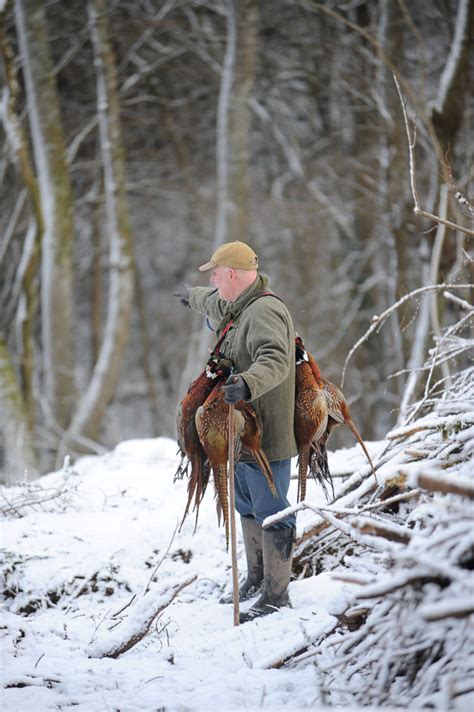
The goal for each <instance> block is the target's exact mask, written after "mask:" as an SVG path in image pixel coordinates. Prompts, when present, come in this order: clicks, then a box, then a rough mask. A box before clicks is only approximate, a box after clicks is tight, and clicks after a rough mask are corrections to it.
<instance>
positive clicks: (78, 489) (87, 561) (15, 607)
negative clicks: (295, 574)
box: [0, 419, 472, 712]
mask: <svg viewBox="0 0 474 712" xmlns="http://www.w3.org/2000/svg"><path fill="white" fill-rule="evenodd" d="M432 422H433V423H436V424H437V425H438V426H439V425H440V423H439V422H438V420H436V419H435V421H432ZM417 425H418V423H417ZM467 427H469V426H467ZM464 432H465V431H464V430H463V431H458V430H457V428H453V429H451V428H449V433H448V435H447V437H448V438H451V439H452V440H453V442H456V443H457V445H458V446H460V445H461V444H463V445H464V446H465V447H466V449H467V444H468V441H467V440H466V439H465V438H464V437H463V433H464ZM411 437H412V438H413V439H414V443H413V442H409V441H407V440H406V439H405V438H403V440H402V442H401V443H394V442H393V441H392V442H389V441H384V442H381V443H368V446H369V450H370V452H371V455H372V457H373V458H374V460H375V461H376V463H378V465H379V467H378V470H377V477H378V480H379V481H380V482H381V483H382V482H386V481H387V479H388V478H389V475H390V476H394V475H395V474H396V472H397V471H400V469H403V470H406V469H407V467H408V466H411V467H412V468H413V471H415V468H419V467H420V464H419V463H418V462H414V463H412V462H409V460H410V458H411V455H410V454H407V453H410V452H411V451H412V450H410V448H412V449H413V448H414V447H415V448H416V447H418V448H419V446H418V445H417V438H418V439H419V438H421V437H423V441H422V442H423V447H425V448H428V449H429V448H430V447H434V444H435V437H437V438H438V440H437V441H436V443H438V444H437V445H436V447H438V446H439V443H440V442H441V443H442V444H443V447H444V446H445V441H444V440H443V437H444V436H443V435H442V433H441V430H440V428H439V427H438V429H437V430H435V431H433V433H432V434H431V433H430V434H428V435H427V434H426V431H420V430H418V429H416V430H415V432H414V435H412V436H411ZM448 444H449V443H448ZM390 447H391V448H392V453H391V457H388V454H387V450H388V449H389V448H390ZM177 450H178V448H177V444H176V442H175V441H174V440H170V439H166V438H156V439H148V440H130V441H127V442H123V443H121V444H120V445H118V446H117V447H116V448H115V450H114V451H113V452H109V453H106V454H105V455H101V456H89V457H83V458H81V459H80V460H78V461H77V462H76V463H72V464H71V463H70V462H66V463H65V466H64V468H63V469H62V470H60V471H58V472H54V473H51V474H49V475H47V476H45V477H43V478H41V479H40V480H39V481H38V482H37V483H34V485H28V486H24V487H21V486H16V487H9V488H4V489H3V491H2V492H1V493H0V494H1V495H2V497H3V502H4V504H6V503H12V502H13V503H14V504H15V508H16V510H14V509H11V508H9V507H8V505H7V506H6V508H5V511H6V512H7V514H9V516H12V514H13V513H14V512H15V511H16V512H17V513H20V514H22V515H23V516H21V517H17V518H10V519H7V520H5V521H4V523H3V526H2V547H3V559H4V561H3V571H4V577H5V584H4V591H3V607H2V609H1V622H0V636H1V638H2V643H1V645H2V650H3V665H2V686H3V690H2V696H1V705H2V711H3V710H5V712H13V711H17V710H18V711H25V712H33V711H34V712H43V711H46V710H53V709H61V710H73V709H74V710H78V712H95V711H96V710H97V711H98V712H99V711H100V712H103V711H104V710H120V711H121V712H135V711H137V712H138V711H142V710H146V711H149V712H152V711H153V712H155V711H157V710H166V711H167V712H168V711H175V710H176V711H177V712H181V711H182V712H185V711H192V712H194V711H196V712H197V711H200V710H209V709H213V708H216V709H219V710H234V709H245V710H257V709H262V708H264V709H272V710H283V709H286V710H295V711H297V710H304V709H313V710H318V709H320V710H322V709H323V708H325V707H326V705H327V704H328V703H330V705H331V706H335V707H343V708H344V709H345V710H351V709H353V710H357V709H361V708H360V707H357V706H354V705H352V704H351V702H354V703H355V702H357V701H358V702H359V703H360V704H363V705H364V709H368V710H379V709H382V707H383V709H384V710H390V709H400V708H406V707H407V700H408V701H409V708H410V709H411V710H416V709H418V707H417V705H416V704H413V702H416V703H417V702H418V701H420V705H419V708H422V707H426V706H427V705H428V706H435V707H436V708H437V709H448V708H450V709H453V710H464V709H466V710H467V709H470V706H469V703H472V694H470V692H469V689H468V687H466V688H465V689H464V688H463V684H464V683H463V680H465V679H466V674H467V672H466V671H467V670H468V667H469V651H470V648H469V647H468V646H469V645H470V641H469V627H468V626H467V625H466V623H467V618H466V617H465V616H466V613H469V611H470V605H471V604H470V597H469V590H470V589H469V586H470V585H472V577H471V579H469V576H470V572H469V571H468V570H466V569H464V568H462V567H460V566H459V565H458V564H457V562H458V561H459V559H460V557H461V556H462V552H463V551H467V547H468V546H469V544H470V543H471V544H472V534H471V532H470V521H469V516H467V517H466V510H465V509H459V507H461V505H460V500H459V497H457V498H456V497H455V498H453V497H451V496H448V497H444V498H442V496H441V495H439V494H436V495H435V496H434V497H432V498H427V497H426V496H424V497H422V498H421V499H420V500H419V501H418V502H417V503H416V504H413V508H412V509H411V510H405V513H404V515H403V517H402V518H400V517H399V518H397V517H395V518H394V519H392V520H391V519H387V517H385V518H383V517H381V515H380V512H378V511H377V510H375V511H374V512H373V520H372V523H374V522H375V523H376V524H380V525H381V526H383V528H384V529H385V531H386V532H387V533H388V534H389V535H390V534H391V533H399V532H401V531H403V532H408V533H409V536H408V538H407V543H406V544H401V543H398V542H393V541H388V540H387V539H384V538H380V537H378V536H377V537H374V536H370V535H367V534H363V533H361V532H360V531H359V530H358V528H357V526H356V525H357V517H358V516H359V515H362V514H363V518H360V516H359V525H360V523H361V522H362V523H365V522H366V521H367V522H369V519H370V514H371V512H372V507H373V506H374V504H373V502H371V501H369V502H368V504H363V502H367V499H366V496H367V495H368V496H370V486H372V487H373V486H374V478H373V476H372V474H370V471H368V470H367V464H366V461H365V456H364V455H363V453H362V451H361V449H360V447H359V446H358V445H357V446H355V447H354V448H351V449H346V450H341V451H338V452H336V453H329V463H330V468H331V470H332V471H333V473H334V474H335V475H336V474H339V475H342V474H345V475H346V477H345V478H343V477H338V476H336V477H335V478H334V484H335V489H336V492H337V493H338V496H337V497H336V500H335V501H334V502H333V503H332V504H331V503H327V502H326V501H325V498H324V496H323V494H322V492H321V491H320V490H319V489H318V487H317V486H316V485H315V483H314V482H313V481H310V482H309V483H308V502H307V504H308V505H309V506H310V507H312V508H313V509H312V510H311V509H303V510H300V511H298V515H297V526H298V535H302V534H303V533H304V532H305V531H306V530H307V528H308V526H309V523H310V522H312V521H314V517H315V511H316V512H320V513H321V516H324V517H325V518H326V521H328V520H329V521H331V522H332V523H333V527H334V528H333V530H332V531H333V532H335V533H336V534H337V532H338V531H339V536H341V535H342V536H346V534H347V535H348V536H349V538H350V540H351V541H352V545H351V547H352V549H351V550H350V551H348V552H347V554H346V555H345V561H344V566H340V565H339V563H338V562H339V561H340V559H341V556H340V554H338V553H337V547H336V549H334V548H333V552H334V553H332V552H331V551H329V553H328V554H327V555H326V554H324V553H320V554H318V556H319V557H320V558H321V557H325V556H326V558H323V559H321V561H322V563H321V565H320V567H319V570H322V573H319V574H316V573H314V574H313V575H310V576H308V577H306V578H300V579H299V580H296V581H293V582H292V583H291V584H290V596H291V600H292V603H293V608H292V609H282V610H280V611H278V612H276V613H274V614H273V615H271V616H267V617H264V618H260V619H256V620H255V621H252V622H250V623H246V624H245V625H242V626H238V627H234V625H233V607H232V606H231V605H221V604H219V602H218V599H219V597H220V596H221V595H222V593H223V592H224V591H228V590H230V589H231V586H232V582H231V566H230V555H229V553H227V552H226V550H225V537H224V531H223V529H222V528H220V529H219V528H218V527H217V520H216V512H215V505H214V501H213V497H212V495H211V493H208V494H206V497H205V498H204V501H203V503H202V505H201V508H200V516H199V522H198V525H197V528H196V530H195V522H194V517H193V516H191V517H188V518H187V520H186V521H185V522H184V524H183V525H182V527H181V528H180V527H179V525H180V523H181V518H182V514H183V510H184V504H185V501H186V484H187V483H186V481H185V480H183V481H177V482H173V479H174V473H175V471H176V469H177V466H178V462H179V457H178V454H177ZM431 464H432V465H433V464H434V461H433V462H432V463H431ZM469 464H471V465H472V461H471V462H469V461H466V466H469ZM364 472H365V473H366V475H365V478H364V476H363V473H364ZM459 472H460V473H463V474H464V475H465V476H466V477H468V472H467V471H464V465H463V464H462V463H460V464H459ZM292 475H293V477H295V475H296V460H295V461H293V463H292ZM471 477H472V472H471ZM407 481H408V482H409V481H411V475H410V476H409V477H407ZM296 487H297V482H296V479H292V482H291V486H290V502H292V503H294V502H295V500H296ZM37 488H42V491H43V492H44V493H45V495H48V496H45V497H44V500H43V502H42V503H39V501H38V498H36V499H35V500H33V495H34V494H35V493H37V491H38V489H37ZM54 492H57V493H60V494H61V496H60V497H59V496H58V497H56V498H55V499H52V498H51V497H50V493H54ZM22 493H23V495H26V500H25V496H24V497H23V500H22V498H21V496H22ZM28 497H30V500H31V502H30V505H28ZM35 502H36V503H35ZM402 506H407V505H406V503H402ZM453 508H454V509H453ZM453 512H455V514H456V516H455V518H453V516H452V513H453ZM337 515H339V516H341V515H344V516H345V519H343V520H341V519H340V518H336V517H337ZM317 516H318V517H319V519H321V516H320V515H319V514H318V515H317ZM369 523H370V522H369ZM403 525H404V526H403ZM194 530H195V531H194ZM341 533H342V534H341ZM333 541H334V540H333ZM328 545H329V547H331V539H330V540H329V544H328ZM371 545H372V546H371ZM304 546H305V544H302V547H304ZM343 546H344V545H343ZM333 547H334V544H333ZM321 551H322V552H324V547H323V549H322V550H321ZM238 563H239V572H240V574H241V575H243V574H244V573H245V563H244V552H243V544H242V540H241V533H240V525H239V523H238ZM329 564H330V565H329ZM439 577H441V579H442V580H443V582H444V583H443V587H441V588H440V587H439V586H436V585H434V584H433V583H431V581H436V580H437V578H439ZM469 580H471V584H470V583H469ZM417 581H426V582H427V583H426V584H424V585H425V591H426V595H424V597H423V598H422V599H420V592H419V587H418V586H417V585H411V584H412V582H414V583H415V584H416V582H417ZM471 590H472V589H471ZM420 604H422V605H420ZM249 605H250V604H249V603H246V604H242V606H241V607H242V609H243V610H245V608H246V607H247V606H249ZM458 615H459V616H464V618H463V617H461V618H457V617H456V616H458ZM358 616H362V617H367V623H366V624H365V625H362V627H358V626H357V625H356V626H355V627H354V628H350V627H349V628H347V626H346V625H342V626H341V621H344V619H346V620H347V621H349V622H350V621H354V620H356V621H357V617H358ZM131 639H133V640H132V642H133V643H134V644H133V645H130V646H127V645H124V644H126V643H127V641H130V640H131ZM439 640H443V641H445V643H444V644H445V648H444V651H443V655H442V656H441V658H440V660H439V662H438V661H437V658H436V650H437V648H436V646H437V645H438V641H439ZM433 646H434V647H433ZM418 649H419V650H420V651H423V650H424V651H427V652H426V654H427V655H428V656H433V662H432V663H430V665H431V666H430V665H427V666H426V667H425V671H424V673H423V676H422V677H421V679H420V678H419V677H417V678H416V690H417V692H416V694H414V695H412V697H410V695H411V694H412V693H411V690H412V689H415V684H414V685H413V686H412V685H411V683H410V684H408V687H407V686H406V683H404V682H403V679H402V678H401V679H400V683H398V682H397V681H395V683H394V684H395V687H397V685H398V690H399V691H397V690H396V689H395V690H394V692H393V693H392V689H390V692H389V696H388V697H386V696H385V692H384V686H385V685H386V684H387V683H386V675H387V674H388V671H389V670H390V666H392V665H401V664H402V662H403V660H405V658H406V659H407V660H408V661H410V660H411V659H412V658H413V656H416V655H417V652H416V651H417V650H418ZM432 651H433V652H432ZM289 658H291V659H292V660H291V661H290V662H289V663H286V664H282V663H284V662H285V661H288V660H289ZM385 659H386V663H384V660H385ZM430 659H431V658H430ZM384 665H385V667H384ZM439 666H442V668H440V667H439ZM449 680H451V683H449V685H448V681H449ZM453 695H454V698H453ZM469 697H471V699H469ZM453 699H454V701H453ZM364 700H365V702H364ZM395 700H396V702H395ZM374 702H376V703H377V704H379V703H380V704H381V705H382V707H378V706H377V704H374ZM445 702H446V704H445ZM371 705H372V706H371ZM443 705H444V707H443Z"/></svg>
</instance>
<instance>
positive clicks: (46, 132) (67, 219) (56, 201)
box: [15, 0, 74, 428]
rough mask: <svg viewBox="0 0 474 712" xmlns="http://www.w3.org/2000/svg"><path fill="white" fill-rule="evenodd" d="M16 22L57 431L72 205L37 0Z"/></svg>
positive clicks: (68, 373)
mask: <svg viewBox="0 0 474 712" xmlns="http://www.w3.org/2000/svg"><path fill="white" fill-rule="evenodd" d="M15 19H16V28H17V35H18V42H19V46H20V51H21V61H22V69H23V76H24V79H25V87H26V97H27V103H28V117H29V122H30V130H31V139H32V144H33V151H34V157H35V163H36V171H37V176H38V186H39V196H40V203H41V210H42V218H43V225H44V234H43V240H42V252H41V335H42V360H43V363H42V367H43V384H44V386H43V387H44V397H45V398H46V399H47V401H48V404H49V408H50V409H51V412H52V414H53V416H54V418H55V419H56V421H57V423H58V424H59V426H60V427H63V428H64V427H66V426H67V424H68V422H69V419H70V415H71V411H72V406H73V401H74V368H73V366H74V363H73V358H74V355H73V294H72V245H73V239H74V226H73V202H72V193H71V186H70V181H69V175H68V171H67V167H66V162H65V146H64V137H63V128H62V122H61V116H60V111H59V101H58V94H57V88H56V83H55V77H54V73H53V65H52V61H51V56H50V51H49V45H48V38H47V30H46V19H45V8H44V3H43V2H41V0H18V2H16V3H15Z"/></svg>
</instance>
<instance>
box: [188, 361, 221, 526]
mask: <svg viewBox="0 0 474 712" xmlns="http://www.w3.org/2000/svg"><path fill="white" fill-rule="evenodd" d="M231 365H232V364H231V362H230V361H228V360H226V359H224V358H222V357H221V356H220V354H219V353H218V352H215V351H214V352H212V353H211V355H210V358H209V360H208V362H207V365H206V368H205V370H204V371H203V372H202V373H201V374H200V375H199V376H198V377H197V378H196V380H195V381H193V383H192V384H191V386H190V387H189V389H188V392H187V393H186V395H185V397H184V398H183V400H182V401H181V403H180V405H179V407H178V414H177V420H176V426H177V431H178V445H179V449H180V452H181V462H180V465H179V467H178V470H177V472H176V475H175V479H181V478H182V477H183V476H184V475H187V476H188V478H189V480H188V499H187V502H186V508H185V510H184V515H183V519H182V521H181V526H182V525H183V522H184V520H185V518H186V516H187V514H188V512H189V508H190V506H191V502H192V500H193V497H194V509H195V510H196V525H197V521H198V516H199V505H200V503H201V501H202V498H203V496H204V493H205V491H206V486H207V483H208V481H209V474H210V467H209V462H208V459H207V455H206V452H205V451H204V449H203V447H202V445H201V442H200V440H199V436H198V432H197V429H196V421H195V416H196V411H197V409H198V408H199V406H200V405H202V404H203V403H204V401H205V400H206V399H207V398H208V396H209V394H210V393H211V392H212V391H213V389H214V388H215V387H216V385H217V384H218V383H221V384H222V382H223V381H225V379H226V378H227V377H228V375H229V374H230V370H231ZM189 469H190V470H191V471H190V472H189Z"/></svg>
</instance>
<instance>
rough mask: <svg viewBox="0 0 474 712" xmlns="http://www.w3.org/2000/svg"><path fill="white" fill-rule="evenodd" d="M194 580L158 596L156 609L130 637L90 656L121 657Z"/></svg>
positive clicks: (194, 577)
mask: <svg viewBox="0 0 474 712" xmlns="http://www.w3.org/2000/svg"><path fill="white" fill-rule="evenodd" d="M196 578H197V574H194V575H193V576H190V577H189V578H187V579H185V580H184V581H182V582H181V583H179V584H176V585H175V586H173V587H172V588H171V589H170V590H168V591H166V593H165V594H163V595H162V596H160V597H159V598H158V600H157V602H156V608H153V609H152V611H151V613H148V614H147V616H146V618H145V620H144V621H143V622H141V623H140V626H139V629H138V630H136V631H135V632H134V633H133V634H132V635H130V636H129V637H128V638H127V640H124V641H122V642H120V643H116V644H113V645H111V647H110V648H108V649H106V650H105V652H101V653H100V654H99V655H92V656H91V657H100V658H118V657H119V655H122V654H123V653H126V652H127V651H128V650H130V649H131V648H133V646H134V645H136V644H137V643H139V642H140V641H141V640H143V638H144V637H145V636H146V634H147V633H148V631H149V630H150V628H151V626H152V625H153V621H154V620H155V619H156V618H157V617H158V616H159V615H160V613H162V612H163V611H164V610H165V608H167V607H168V606H169V604H170V603H171V602H172V601H173V600H174V599H175V598H176V596H177V595H178V593H179V592H180V591H182V590H183V588H185V587H186V586H189V585H190V584H191V583H193V581H195V580H196Z"/></svg>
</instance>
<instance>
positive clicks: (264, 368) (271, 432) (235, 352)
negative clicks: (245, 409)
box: [189, 275, 298, 462]
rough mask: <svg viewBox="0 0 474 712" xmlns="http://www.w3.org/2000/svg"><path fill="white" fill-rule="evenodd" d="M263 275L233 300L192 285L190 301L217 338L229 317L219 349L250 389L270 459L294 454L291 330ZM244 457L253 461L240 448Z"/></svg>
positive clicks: (288, 315)
mask: <svg viewBox="0 0 474 712" xmlns="http://www.w3.org/2000/svg"><path fill="white" fill-rule="evenodd" d="M267 285H268V278H267V277H265V276H263V275H259V276H258V277H257V279H256V280H255V282H254V283H253V284H251V285H250V287H248V288H247V289H246V290H245V291H244V292H242V294H241V295H240V296H239V297H238V298H237V299H236V300H235V302H227V301H225V300H223V299H219V296H218V294H217V290H216V289H211V288H208V287H195V288H194V289H193V290H192V292H191V295H190V299H189V304H190V306H191V308H192V309H193V310H194V311H196V312H198V313H199V314H205V315H206V316H207V317H208V318H209V319H210V320H211V321H212V322H213V325H214V327H215V328H216V340H217V338H218V337H219V336H220V334H221V332H222V330H223V329H224V327H225V325H226V324H227V323H228V322H229V321H230V320H231V319H232V320H233V323H232V326H231V327H230V329H229V331H228V332H227V334H226V336H225V339H224V341H223V343H222V344H221V347H220V351H221V352H222V353H223V354H224V355H225V356H227V357H230V358H231V359H232V360H233V362H234V365H235V368H236V370H237V372H238V373H240V374H241V375H242V377H243V378H244V380H245V382H246V384H247V386H248V387H249V390H250V394H251V397H250V399H249V400H250V402H251V404H252V406H253V407H254V408H255V410H256V412H257V413H258V415H259V416H260V418H261V420H262V425H263V439H262V447H263V450H264V452H265V454H266V456H267V458H268V459H269V461H270V462H272V461H275V460H284V459H286V458H289V457H294V456H295V455H296V454H297V451H298V450H297V446H296V441H295V435H294V427H293V417H294V406H295V332H294V327H293V321H292V319H291V316H290V313H289V311H288V309H287V308H286V306H285V305H284V304H283V302H281V301H280V300H279V299H275V298H274V297H270V296H265V297H261V298H260V299H257V300H256V301H254V302H252V303H251V304H250V305H249V306H248V307H247V308H246V305H248V304H249V302H250V301H251V300H252V299H253V298H254V297H255V296H256V295H257V294H258V293H259V292H269V291H271V290H269V289H268V287H267ZM241 459H242V460H243V461H245V462H251V461H253V458H252V456H251V455H250V454H248V453H245V452H244V453H242V458H241Z"/></svg>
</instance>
